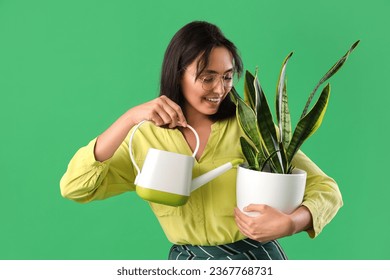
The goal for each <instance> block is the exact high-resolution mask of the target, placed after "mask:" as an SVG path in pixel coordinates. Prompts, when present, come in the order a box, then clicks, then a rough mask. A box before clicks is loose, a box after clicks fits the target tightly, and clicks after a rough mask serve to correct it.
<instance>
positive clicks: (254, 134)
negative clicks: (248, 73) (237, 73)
mask: <svg viewBox="0 0 390 280" xmlns="http://www.w3.org/2000/svg"><path fill="white" fill-rule="evenodd" d="M230 92H231V95H233V98H236V116H237V120H238V122H239V125H240V127H241V129H242V130H243V132H244V133H245V134H246V135H247V136H248V138H249V140H251V141H252V143H253V145H254V146H255V147H260V134H259V130H258V129H257V126H256V115H255V113H254V111H253V110H252V109H251V108H250V107H249V105H247V104H246V103H245V102H244V101H243V100H242V98H241V97H240V96H239V95H238V93H237V91H236V90H235V88H232V89H231V91H230Z"/></svg>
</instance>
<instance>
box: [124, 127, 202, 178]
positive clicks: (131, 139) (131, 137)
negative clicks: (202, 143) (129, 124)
mask: <svg viewBox="0 0 390 280" xmlns="http://www.w3.org/2000/svg"><path fill="white" fill-rule="evenodd" d="M146 121H147V120H143V121H141V122H140V123H138V124H137V125H136V126H135V128H134V130H133V132H132V133H131V135H130V140H129V152H130V159H131V161H132V162H133V164H134V166H135V169H137V174H139V173H140V169H139V167H138V165H137V164H136V163H135V160H134V155H133V150H132V148H131V147H132V143H133V137H134V133H135V132H136V131H137V129H138V128H139V127H140V126H141V125H142V124H143V123H144V122H146ZM187 127H188V128H189V129H191V130H192V132H193V133H194V135H195V138H196V146H195V150H194V153H193V154H192V157H195V155H196V153H197V152H198V149H199V135H198V133H197V132H196V130H195V129H194V128H193V127H192V126H190V125H187Z"/></svg>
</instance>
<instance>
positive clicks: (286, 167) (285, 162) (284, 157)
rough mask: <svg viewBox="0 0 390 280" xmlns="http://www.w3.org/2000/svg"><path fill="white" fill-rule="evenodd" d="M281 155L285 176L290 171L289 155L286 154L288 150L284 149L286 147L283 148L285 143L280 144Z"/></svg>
mask: <svg viewBox="0 0 390 280" xmlns="http://www.w3.org/2000/svg"><path fill="white" fill-rule="evenodd" d="M278 153H279V154H280V159H281V163H282V166H283V172H284V173H285V174H288V170H289V165H290V164H289V161H288V160H287V153H286V150H285V149H284V146H283V143H281V142H280V143H279V152H278Z"/></svg>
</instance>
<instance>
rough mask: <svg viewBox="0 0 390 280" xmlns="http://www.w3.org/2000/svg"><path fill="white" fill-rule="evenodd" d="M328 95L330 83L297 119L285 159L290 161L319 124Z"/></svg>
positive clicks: (326, 104)
mask: <svg viewBox="0 0 390 280" xmlns="http://www.w3.org/2000/svg"><path fill="white" fill-rule="evenodd" d="M329 97H330V85H329V84H327V85H326V87H325V88H324V89H323V90H322V92H321V95H320V97H319V98H318V100H317V102H316V104H315V105H314V106H313V108H312V109H311V110H310V111H309V113H307V114H306V115H305V116H304V117H303V118H302V119H301V120H299V122H298V124H297V126H296V128H295V131H294V134H293V136H292V139H291V142H290V145H289V146H288V148H287V160H288V161H289V162H291V161H292V159H293V157H294V155H295V154H296V152H297V151H298V150H299V148H300V147H301V145H302V144H303V142H305V141H306V139H307V138H309V137H310V136H311V135H312V134H313V133H314V132H315V131H316V130H317V129H318V128H319V127H320V125H321V123H322V119H323V117H324V115H325V111H326V108H327V106H328V102H329Z"/></svg>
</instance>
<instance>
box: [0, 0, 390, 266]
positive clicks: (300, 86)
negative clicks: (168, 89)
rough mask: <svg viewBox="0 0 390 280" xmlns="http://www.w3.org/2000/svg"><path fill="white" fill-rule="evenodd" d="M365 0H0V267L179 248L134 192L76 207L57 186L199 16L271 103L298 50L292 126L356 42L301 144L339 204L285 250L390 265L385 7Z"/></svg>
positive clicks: (295, 255) (145, 88) (292, 76)
mask: <svg viewBox="0 0 390 280" xmlns="http://www.w3.org/2000/svg"><path fill="white" fill-rule="evenodd" d="M360 2H361V1H359V2H357V1H356V0H346V1H342V0H328V1H312V0H310V1H309V0H306V1H254V0H253V1H231V0H224V1H220V0H218V1H210V0H198V1H182V0H180V1H179V0H176V1H150V0H143V1H126V0H122V1H101V0H99V1H97V0H88V1H86V0H77V1H76V0H67V1H52V0H46V1H45V0H36V1H27V0H26V1H17V0H13V1H11V0H0V96H1V101H0V106H1V110H0V120H1V137H0V141H1V142H0V143H1V145H0V156H1V159H0V172H1V176H0V180H1V181H0V182H1V183H0V184H1V190H0V259H166V257H167V253H168V250H169V247H170V244H169V242H168V241H167V239H166V238H165V236H164V234H163V232H162V230H161V229H160V226H159V224H158V222H157V220H156V219H155V217H154V216H153V215H152V213H151V211H150V210H149V208H148V206H147V204H146V202H144V201H142V200H141V199H139V198H138V197H137V196H136V195H135V194H134V193H127V194H124V195H121V196H117V197H114V198H111V199H108V200H105V201H98V202H93V203H90V204H77V203H76V202H73V201H69V200H66V199H64V198H62V197H61V195H60V191H59V180H60V178H61V176H62V175H63V173H64V172H65V170H66V166H67V164H68V162H69V160H70V158H71V157H72V155H73V154H74V153H75V152H76V150H77V149H78V148H79V147H81V146H84V145H86V144H87V143H88V141H89V140H90V139H92V138H94V137H96V136H97V135H99V134H100V133H101V132H102V131H104V130H105V129H106V128H107V127H108V126H109V125H110V124H111V123H112V122H113V121H114V120H115V119H116V118H118V117H119V116H120V115H121V114H122V113H123V112H125V111H126V110H127V109H128V108H130V107H132V106H134V105H137V104H139V103H142V102H145V101H148V100H151V99H152V98H154V97H155V96H156V95H157V93H158V81H159V72H160V66H161V62H162V57H163V53H164V50H165V48H166V46H167V44H168V42H169V40H170V39H171V37H172V36H173V34H174V33H175V32H176V31H177V30H178V29H179V28H180V27H182V26H183V25H184V24H186V23H188V22H190V21H192V20H207V21H210V22H213V23H215V24H217V25H218V26H220V27H221V29H222V30H223V31H224V33H225V35H226V36H227V37H229V38H230V39H231V40H232V41H233V42H235V43H236V45H237V47H238V48H239V50H240V52H241V54H242V58H243V61H244V64H245V69H248V70H251V71H253V70H254V69H255V67H256V66H259V71H260V74H259V77H260V81H261V83H262V85H263V88H264V90H265V92H266V95H267V96H268V99H269V100H270V102H272V100H273V96H274V91H275V87H276V80H277V75H278V73H279V67H280V65H281V63H282V61H283V59H284V57H285V56H286V55H287V54H288V53H289V52H290V51H294V56H293V57H292V59H291V60H290V62H289V66H288V69H287V75H288V80H289V84H288V91H289V99H290V111H291V113H292V119H293V123H294V124H295V123H296V120H297V117H298V116H299V115H300V113H301V111H302V108H303V105H304V103H305V101H306V98H307V96H308V94H309V92H310V91H311V89H312V88H313V87H314V85H315V83H316V82H317V81H318V80H319V78H320V77H321V76H322V75H323V74H324V73H325V72H326V71H327V70H328V69H329V68H330V66H332V65H333V63H334V62H335V61H336V60H337V59H338V58H339V57H341V56H342V55H343V54H344V53H345V52H346V51H347V49H348V48H349V47H350V45H351V44H352V43H353V42H354V41H356V40H358V39H360V40H361V43H360V45H359V46H358V48H357V49H356V50H355V52H354V53H353V54H352V55H351V57H350V59H349V60H348V61H347V63H346V64H345V66H344V68H343V69H342V70H341V71H340V72H339V73H337V75H336V76H335V77H333V78H332V80H331V85H332V96H331V100H330V104H329V108H328V112H327V114H326V116H325V120H324V123H323V125H322V127H321V128H320V129H319V131H318V132H317V133H316V134H315V135H314V136H313V137H312V138H310V139H309V140H308V142H306V143H305V144H304V146H303V147H302V149H303V150H304V152H306V153H307V154H308V155H309V156H310V157H311V158H312V159H313V160H314V161H315V162H316V163H317V164H318V165H319V166H320V167H321V168H322V169H323V170H324V171H325V172H327V173H328V174H330V175H331V176H332V177H334V178H335V179H336V181H337V182H338V183H339V186H340V189H341V191H342V194H343V198H344V206H343V208H341V210H340V211H339V213H338V214H337V216H336V217H335V219H334V220H333V221H332V222H331V223H330V224H329V225H328V226H327V227H326V228H325V229H324V231H323V232H322V233H321V234H320V235H319V236H318V238H316V239H314V240H311V239H310V238H309V237H308V236H307V234H306V233H300V234H297V235H295V236H292V237H287V238H283V239H281V243H282V244H283V246H284V248H285V250H286V252H287V254H288V256H289V258H290V259H352V260H355V259H390V258H389V257H390V253H389V249H390V248H389V247H390V246H389V245H388V242H387V238H388V237H389V236H390V223H389V220H390V219H389V215H388V213H389V210H388V209H389V208H388V207H389V206H388V205H389V203H388V197H389V195H390V190H389V185H388V183H385V182H386V181H385V177H387V175H388V172H389V171H388V170H389V164H388V160H387V159H388V155H389V151H388V145H387V143H388V135H389V133H388V122H389V117H388V115H387V113H388V107H387V104H388V103H389V101H390V94H389V92H388V75H389V73H390V71H389V65H390V58H389V55H388V50H389V49H390V36H389V32H388V27H389V26H390V21H389V19H388V18H389V17H388V13H389V11H390V2H389V1H387V0H372V1H365V3H360ZM240 86H241V88H242V85H239V86H238V89H239V90H240V91H242V90H241V88H240ZM144 248H147V252H146V251H144V250H143V249H144ZM150 248H153V250H152V251H150V250H149V249H150Z"/></svg>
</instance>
